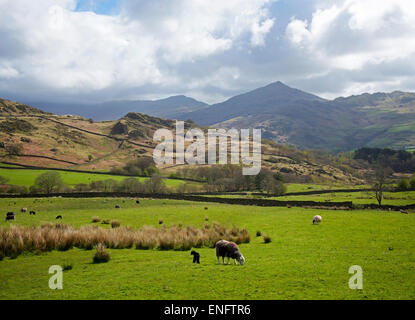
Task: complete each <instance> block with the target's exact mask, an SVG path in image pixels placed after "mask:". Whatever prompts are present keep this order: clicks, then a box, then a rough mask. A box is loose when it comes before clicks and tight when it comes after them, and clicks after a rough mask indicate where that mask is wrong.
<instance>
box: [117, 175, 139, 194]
mask: <svg viewBox="0 0 415 320" xmlns="http://www.w3.org/2000/svg"><path fill="white" fill-rule="evenodd" d="M120 189H121V191H122V192H129V193H140V192H142V191H143V184H142V183H141V182H140V181H139V180H138V179H137V178H127V179H124V180H123V181H122V182H121V186H120Z"/></svg>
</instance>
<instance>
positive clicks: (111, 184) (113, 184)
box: [103, 179, 118, 192]
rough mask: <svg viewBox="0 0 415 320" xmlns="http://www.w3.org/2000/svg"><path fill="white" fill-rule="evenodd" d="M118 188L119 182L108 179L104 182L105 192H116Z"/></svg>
mask: <svg viewBox="0 0 415 320" xmlns="http://www.w3.org/2000/svg"><path fill="white" fill-rule="evenodd" d="M117 188H118V181H116V180H114V179H106V180H104V181H103V191H104V192H114V191H116V189H117Z"/></svg>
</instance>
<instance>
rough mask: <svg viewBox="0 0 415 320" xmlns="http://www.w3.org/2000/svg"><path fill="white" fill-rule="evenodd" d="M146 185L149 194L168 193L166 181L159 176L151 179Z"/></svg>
mask: <svg viewBox="0 0 415 320" xmlns="http://www.w3.org/2000/svg"><path fill="white" fill-rule="evenodd" d="M144 185H145V191H146V192H147V193H165V192H166V191H167V189H166V185H165V183H164V180H163V178H162V177H161V176H159V175H155V176H153V177H151V178H150V179H148V180H147V181H146V182H145V184H144Z"/></svg>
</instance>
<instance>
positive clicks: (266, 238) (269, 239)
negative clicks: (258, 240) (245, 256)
mask: <svg viewBox="0 0 415 320" xmlns="http://www.w3.org/2000/svg"><path fill="white" fill-rule="evenodd" d="M271 241H272V239H271V237H270V236H264V242H265V243H270V242H271Z"/></svg>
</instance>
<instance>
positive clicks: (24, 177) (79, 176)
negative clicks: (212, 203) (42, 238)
mask: <svg viewBox="0 0 415 320" xmlns="http://www.w3.org/2000/svg"><path fill="white" fill-rule="evenodd" d="M49 171H50V170H49ZM52 171H53V170H52ZM45 172H48V170H26V169H22V170H19V169H4V168H0V176H3V177H6V178H8V179H9V181H8V183H9V184H12V185H19V186H27V187H30V186H32V185H33V184H34V182H35V179H36V177H38V176H39V175H40V174H42V173H45ZM57 172H59V174H60V175H61V177H62V179H63V181H64V182H65V183H66V184H67V185H69V186H75V185H77V184H81V183H84V184H89V183H91V182H92V181H98V180H106V179H113V180H116V181H122V180H124V179H126V178H131V177H128V176H114V175H105V174H92V173H80V172H65V171H57ZM137 179H139V180H140V181H145V180H147V179H148V178H141V177H140V178H137ZM164 181H165V183H166V186H170V187H177V186H179V185H180V184H183V183H185V181H183V180H175V179H165V180H164Z"/></svg>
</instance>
